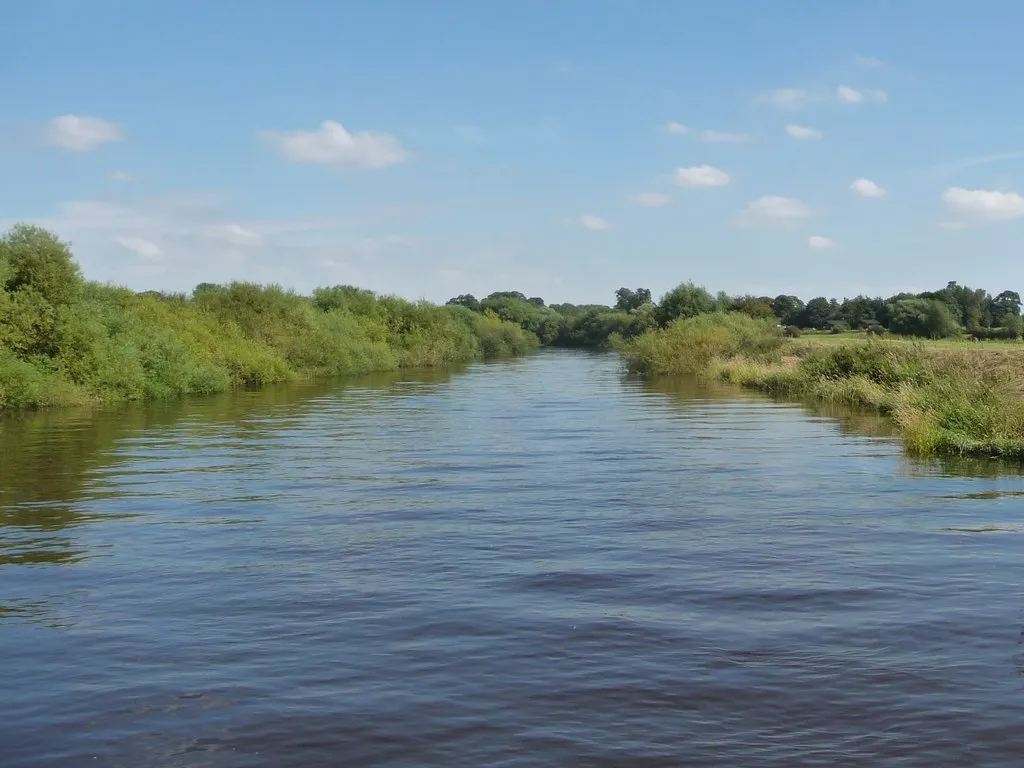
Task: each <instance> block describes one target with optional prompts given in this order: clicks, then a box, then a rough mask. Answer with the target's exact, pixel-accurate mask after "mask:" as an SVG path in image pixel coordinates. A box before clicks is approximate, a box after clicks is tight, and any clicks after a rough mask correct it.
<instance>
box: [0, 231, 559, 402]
mask: <svg viewBox="0 0 1024 768" xmlns="http://www.w3.org/2000/svg"><path fill="white" fill-rule="evenodd" d="M0 287H2V290H0V411H2V410H5V409H13V408H27V407H45V406H51V405H64V404H89V403H103V402H111V401H118V400H140V399H154V398H168V397H175V396H179V395H182V394H186V393H209V392H219V391H223V390H226V389H228V388H231V387H238V386H259V385H263V384H267V383H270V382H275V381H283V380H286V379H290V378H295V377H300V376H301V377H307V376H322V375H339V374H353V373H365V372H370V371H380V370H392V369H395V368H398V367H405V366H409V367H413V366H415V367H420V366H449V365H453V364H456V363H460V362H466V361H470V360H476V359H481V358H490V357H501V356H505V355H513V354H522V353H523V352H526V351H528V350H529V349H532V348H533V347H534V346H536V344H537V339H536V337H534V336H533V335H532V334H531V333H529V332H528V331H524V330H523V329H522V328H520V327H519V326H518V325H515V324H512V323H509V322H505V321H503V320H501V319H500V318H498V317H497V316H495V315H493V314H491V315H488V316H482V315H479V314H476V313H474V312H472V311H471V310H469V309H467V308H465V307H462V306H451V307H437V306H434V305H432V304H429V303H427V302H418V303H414V302H409V301H405V300H404V299H400V298H396V297H392V296H386V297H379V296H377V295H375V294H374V293H373V292H371V291H366V290H361V289H359V288H354V287H352V286H334V287H333V288H321V289H318V290H317V291H315V292H314V295H313V297H312V298H311V299H310V298H307V297H303V296H299V295H297V294H295V293H292V292H290V291H286V290H283V289H282V288H280V287H279V286H273V285H271V286H261V285H255V284H252V283H232V284H231V285H225V286H222V285H214V284H211V283H201V284H199V285H197V286H196V288H195V290H194V291H193V292H192V296H191V297H186V296H184V295H177V294H162V293H158V292H156V291H146V292H144V293H140V294H135V293H132V292H131V291H129V290H126V289H123V288H116V287H110V286H103V285H98V284H96V283H85V282H83V281H82V280H81V278H80V277H79V274H78V269H77V267H76V266H75V265H74V263H73V262H72V261H71V255H70V253H69V252H68V250H67V246H66V245H65V244H64V243H61V242H60V241H59V240H57V239H56V238H54V237H53V236H52V235H50V234H49V233H47V232H45V231H43V230H39V229H36V228H32V227H16V228H15V229H13V230H12V231H11V232H10V233H8V234H7V235H6V236H5V237H4V238H3V239H2V240H0ZM527 305H528V306H529V307H531V308H532V309H533V310H535V311H541V312H549V310H547V309H545V308H543V307H538V306H537V305H535V304H529V303H528V302H527ZM556 317H559V316H557V314H556ZM558 322H560V318H559V320H558ZM555 333H557V331H556V332H555Z"/></svg>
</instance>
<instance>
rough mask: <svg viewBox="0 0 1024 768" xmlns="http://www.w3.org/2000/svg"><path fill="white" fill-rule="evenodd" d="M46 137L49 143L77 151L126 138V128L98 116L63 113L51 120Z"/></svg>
mask: <svg viewBox="0 0 1024 768" xmlns="http://www.w3.org/2000/svg"><path fill="white" fill-rule="evenodd" d="M44 138H45V139H46V142H47V143H48V144H53V145H55V146H58V147H64V148H65V149H74V150H77V151H82V150H87V149H96V147H98V146H100V145H101V144H107V143H110V142H117V141H123V140H124V128H122V127H121V126H120V125H118V124H117V123H111V122H109V121H107V120H101V119H100V118H98V117H80V116H79V115H61V116H60V117H55V118H53V120H51V121H50V123H49V125H47V127H46V131H45V133H44Z"/></svg>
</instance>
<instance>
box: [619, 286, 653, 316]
mask: <svg viewBox="0 0 1024 768" xmlns="http://www.w3.org/2000/svg"><path fill="white" fill-rule="evenodd" d="M649 303H651V290H650V288H637V289H636V290H635V291H634V290H631V289H629V288H619V289H618V290H617V291H616V292H615V308H616V309H617V310H619V311H620V312H629V311H630V310H632V309H637V308H638V307H640V306H641V305H643V304H649Z"/></svg>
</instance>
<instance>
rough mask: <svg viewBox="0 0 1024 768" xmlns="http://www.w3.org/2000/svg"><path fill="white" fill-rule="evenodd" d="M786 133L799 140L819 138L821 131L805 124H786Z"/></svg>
mask: <svg viewBox="0 0 1024 768" xmlns="http://www.w3.org/2000/svg"><path fill="white" fill-rule="evenodd" d="M786 133H788V134H789V135H790V136H792V137H793V138H794V139H798V140H800V141H816V140H818V139H820V138H821V131H819V130H817V129H815V128H808V127H807V126H805V125H793V124H790V125H787V126H786Z"/></svg>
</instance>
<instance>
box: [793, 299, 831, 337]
mask: <svg viewBox="0 0 1024 768" xmlns="http://www.w3.org/2000/svg"><path fill="white" fill-rule="evenodd" d="M833 313H834V308H833V306H832V304H831V303H830V302H829V300H828V299H826V298H825V297H824V296H818V297H816V298H813V299H811V300H810V301H808V302H807V306H806V307H804V311H803V313H802V315H801V322H799V323H797V325H801V326H803V327H804V328H818V329H825V328H828V327H829V320H831V319H832V318H833Z"/></svg>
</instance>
